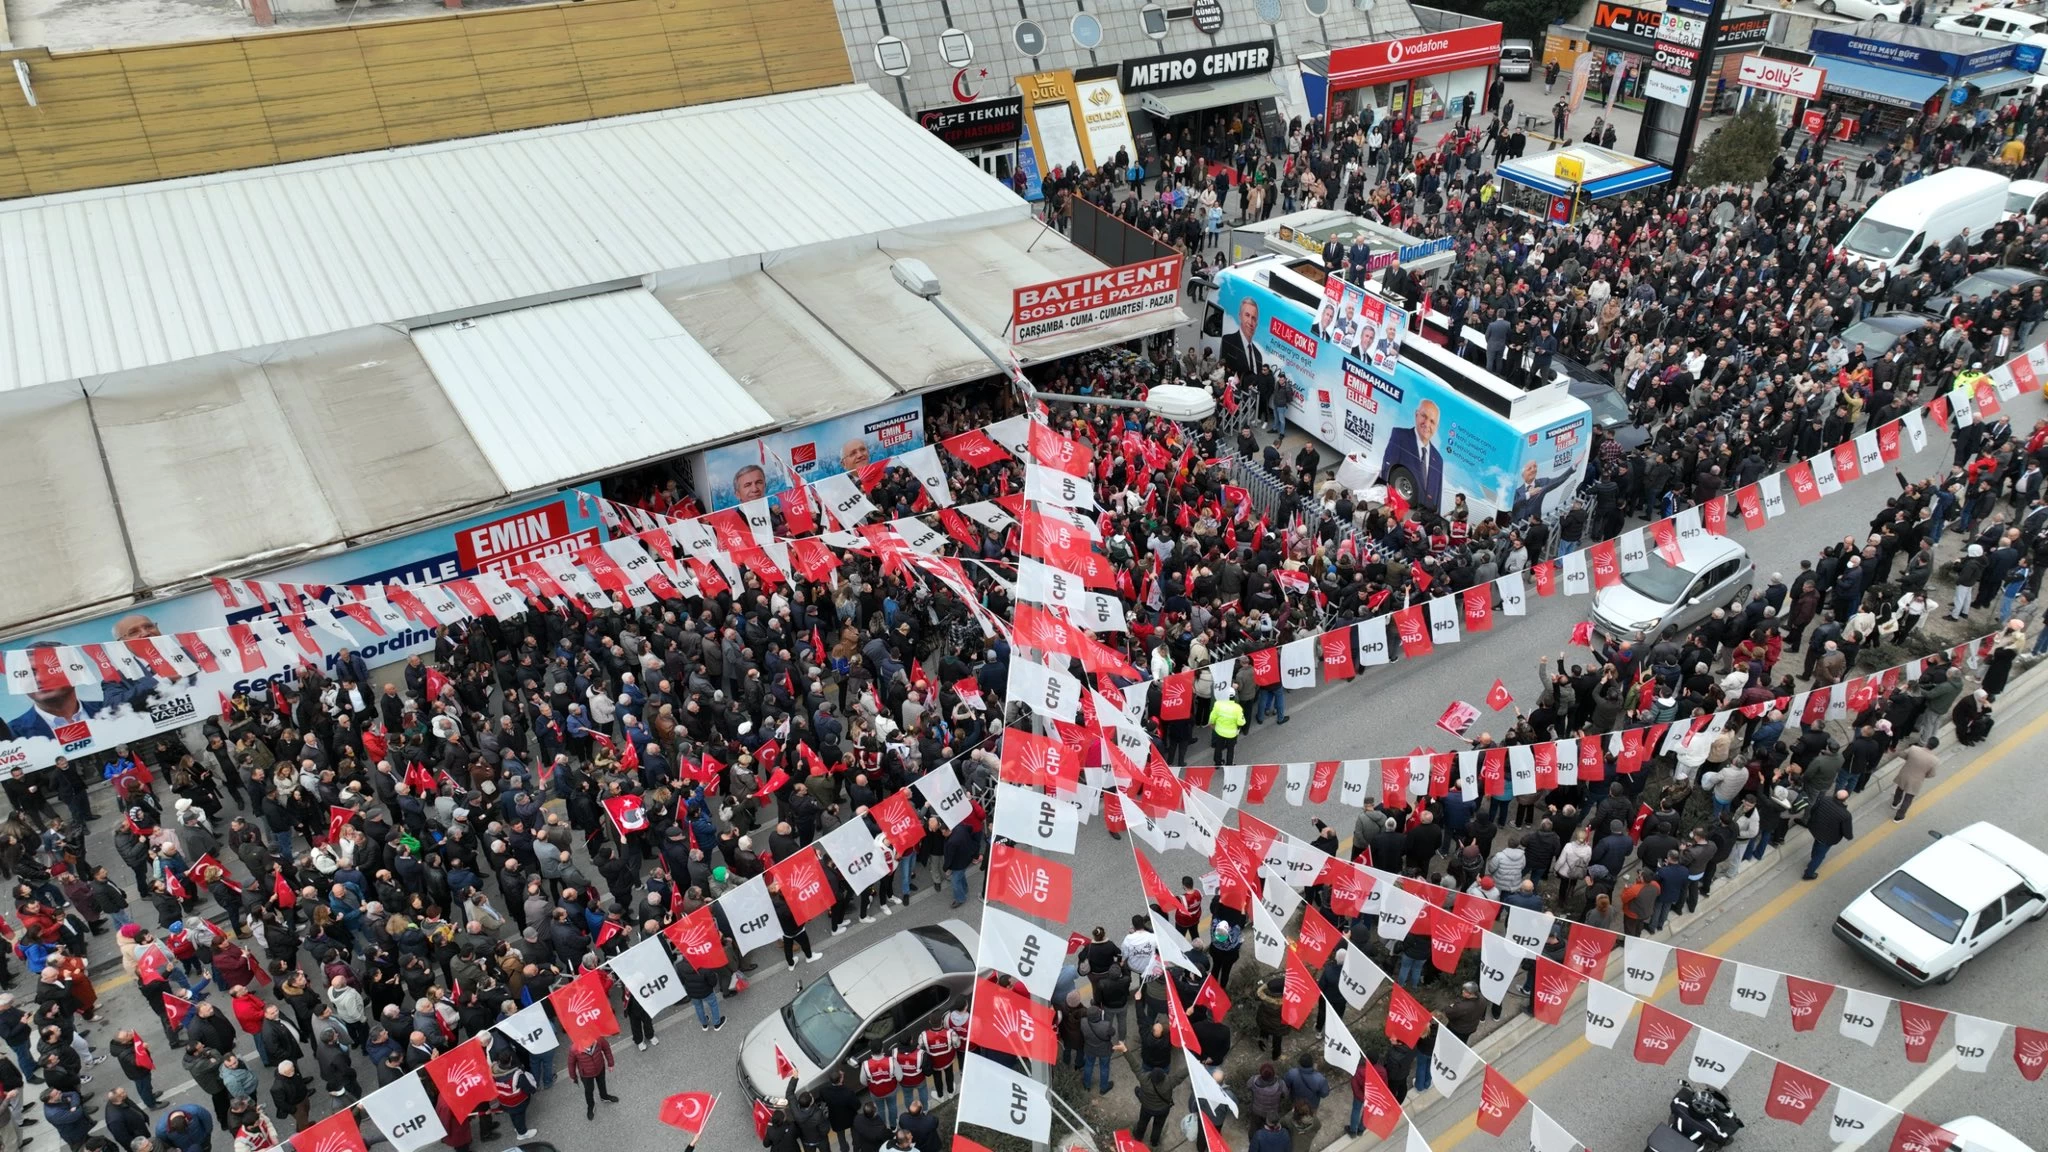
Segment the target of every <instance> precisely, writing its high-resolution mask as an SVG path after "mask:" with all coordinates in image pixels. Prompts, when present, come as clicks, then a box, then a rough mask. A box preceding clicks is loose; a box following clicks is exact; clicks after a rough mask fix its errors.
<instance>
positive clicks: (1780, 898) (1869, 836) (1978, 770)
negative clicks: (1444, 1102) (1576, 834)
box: [1429, 712, 2048, 1152]
mask: <svg viewBox="0 0 2048 1152" xmlns="http://www.w3.org/2000/svg"><path fill="white" fill-rule="evenodd" d="M2043 732H2048V712H2043V713H2042V714H2041V715H2040V716H2037V717H2035V718H2034V719H2033V721H2032V722H2030V723H2028V724H2027V726H2026V727H2024V728H2021V729H2020V730H2019V731H2017V732H2014V733H2013V734H2012V735H2010V736H2007V737H2006V738H2005V739H2004V740H2002V741H2000V742H1999V743H1998V744H1996V745H1994V746H1993V747H1992V748H1991V749H1990V750H1988V751H1987V752H1985V753H1984V755H1982V756H1979V757H1978V758H1977V759H1976V760H1975V761H1973V762H1972V763H1971V764H1970V765H1969V766H1968V767H1965V768H1962V769H1959V770H1957V771H1956V772H1955V773H1953V774H1952V775H1950V776H1949V777H1948V779H1947V780H1945V781H1943V782H1942V783H1941V784H1939V785H1937V786H1936V787H1935V788H1933V789H1932V790H1931V791H1929V792H1928V793H1927V794H1926V795H1924V796H1922V797H1920V799H1919V800H1918V801H1916V802H1915V804H1914V807H1913V810H1914V811H1915V812H1918V813H1923V814H1924V813H1925V812H1926V811H1927V810H1928V809H1929V808H1932V807H1934V806H1935V805H1936V804H1939V803H1941V802H1942V801H1943V800H1944V799H1947V798H1948V796H1949V795H1951V794H1952V793H1954V792H1955V791H1956V790H1958V789H1960V788H1961V787H1963V786H1964V785H1965V784H1968V783H1969V782H1970V781H1972V780H1974V779H1976V778H1977V777H1978V776H1979V775H1981V774H1982V773H1983V772H1984V770H1985V769H1986V768H1989V767H1991V766H1992V765H1993V764H1996V763H1998V762H1999V761H2001V760H2004V759H2005V758H2006V757H2007V756H2010V755H2012V754H2013V753H2014V752H2016V751H2018V750H2019V749H2020V747H2021V746H2022V745H2024V744H2026V743H2027V742H2028V741H2029V740H2032V739H2034V738H2035V737H2037V736H2039V735H2041V734H2042V733H2043ZM1904 827H1905V825H1904V824H1903V823H1895V822H1893V821H1891V820H1885V821H1882V822H1881V823H1879V825H1878V826H1877V829H1876V830H1875V831H1872V832H1866V833H1865V834H1863V835H1862V836H1859V837H1857V838H1856V839H1854V840H1851V841H1849V843H1848V845H1847V846H1846V848H1845V849H1839V850H1837V851H1836V852H1831V853H1829V854H1828V863H1829V864H1832V865H1835V866H1837V867H1839V866H1840V865H1842V864H1847V863H1850V862H1852V861H1854V860H1856V859H1857V858H1859V857H1861V856H1862V855H1863V854H1864V853H1866V852H1869V851H1870V850H1871V849H1872V848H1874V847H1876V846H1877V845H1879V844H1882V843H1883V842H1884V841H1886V840H1887V839H1889V838H1890V837H1891V836H1893V835H1895V834H1896V833H1897V832H1898V831H1899V830H1900V829H1902V828H1904ZM1816 891H1818V889H1815V888H1811V887H1808V886H1806V885H1802V884H1794V885H1793V886H1792V887H1790V888H1787V889H1786V890H1785V891H1783V892H1781V893H1779V894H1778V895H1777V896H1776V897H1775V898H1773V899H1772V900H1771V901H1770V902H1769V903H1766V904H1765V905H1764V906H1763V907H1761V908H1759V909H1757V910H1756V911H1754V912H1752V913H1750V914H1749V915H1748V916H1745V917H1743V919H1742V921H1741V922H1740V923H1738V924H1736V925H1735V926H1734V927H1733V928H1730V929H1729V930H1728V931H1727V932H1725V933H1723V934H1722V935H1721V936H1720V937H1719V938H1718V939H1716V940H1715V941H1714V942H1713V943H1712V944H1709V945H1707V946H1706V948H1705V949H1704V951H1706V952H1710V953H1713V954H1714V955H1717V956H1725V955H1727V953H1728V949H1730V948H1732V947H1734V946H1735V945H1737V944H1740V943H1742V942H1743V941H1744V940H1747V939H1748V938H1749V937H1750V936H1751V935H1753V934H1754V933H1755V932H1756V931H1757V929H1759V928H1762V927H1763V926H1764V925H1765V924H1768V923H1770V922H1771V921H1772V920H1774V919H1776V918H1777V917H1778V916H1781V915H1783V914H1784V913H1785V911H1786V910H1787V909H1789V908H1791V907H1792V906H1793V905H1794V904H1797V903H1799V902H1800V901H1801V900H1804V899H1805V898H1806V897H1808V896H1810V895H1812V894H1813V893H1814V892H1816ZM1675 983H1676V977H1674V976H1669V975H1667V976H1665V977H1664V979H1663V980H1662V981H1661V982H1659V983H1658V985H1657V990H1656V992H1655V994H1654V995H1652V996H1651V997H1650V999H1651V1000H1659V999H1662V998H1663V997H1664V996H1665V995H1666V994H1667V993H1669V992H1670V990H1671V988H1672V986H1673V985H1674V984H1675ZM1592 1048H1593V1046H1592V1045H1591V1044H1588V1043H1586V1038H1585V1037H1584V1036H1579V1037H1577V1038H1576V1039H1574V1040H1572V1041H1571V1043H1569V1044H1566V1045H1565V1046H1564V1047H1563V1048H1561V1049H1559V1050H1558V1051H1556V1052H1553V1053H1551V1054H1550V1055H1549V1056H1548V1057H1546V1058H1545V1059H1544V1060H1543V1062H1542V1063H1540V1064H1538V1065H1536V1067H1534V1068H1532V1069H1530V1070H1529V1071H1528V1072H1527V1073H1526V1074H1524V1075H1521V1076H1517V1077H1514V1082H1515V1086H1516V1087H1517V1088H1520V1089H1521V1090H1522V1091H1523V1093H1524V1094H1527V1095H1534V1094H1535V1090H1536V1087H1537V1086H1538V1085H1540V1084H1542V1083H1543V1082H1545V1081H1547V1080H1549V1079H1550V1078H1551V1077H1553V1076H1555V1075H1557V1074H1558V1073H1559V1072H1562V1071H1564V1070H1565V1069H1566V1068H1569V1067H1571V1066H1572V1064H1573V1062H1575V1061H1577V1060H1578V1059H1579V1058H1580V1057H1582V1056H1584V1055H1585V1054H1586V1053H1588V1052H1590V1051H1592ZM1950 1055H1951V1056H1953V1055H1954V1053H1953V1051H1951V1052H1950ZM1936 1067H1939V1065H1937V1066H1936ZM1934 1071H1935V1070H1934V1069H1933V1068H1930V1069H1928V1071H1927V1072H1925V1073H1922V1074H1921V1076H1922V1078H1923V1079H1924V1078H1926V1077H1927V1076H1928V1075H1929V1074H1930V1073H1934ZM1935 1079H1939V1076H1938V1075H1936V1076H1935ZM1933 1082H1934V1081H1933V1080H1929V1081H1928V1086H1931V1085H1932V1084H1933ZM1916 1088H1917V1091H1916ZM1924 1091H1926V1086H1921V1085H1920V1083H1919V1081H1918V1080H1915V1081H1914V1083H1913V1084H1910V1085H1908V1086H1907V1087H1906V1092H1907V1093H1912V1094H1913V1095H1918V1093H1919V1092H1924ZM1901 1095H1904V1093H1902V1094H1901ZM1908 1099H1910V1097H1908ZM1478 1130H1479V1125H1478V1123H1477V1121H1476V1119H1475V1117H1474V1116H1473V1115H1471V1114H1468V1115H1466V1116H1465V1117H1464V1118H1463V1119H1461V1120H1459V1121H1458V1122H1457V1123H1456V1124H1453V1125H1451V1127H1450V1128H1449V1129H1447V1130H1446V1131H1445V1132H1444V1133H1443V1134H1442V1135H1441V1136H1438V1137H1436V1138H1435V1139H1433V1140H1431V1141H1430V1142H1429V1145H1430V1147H1431V1148H1433V1149H1435V1152H1450V1149H1452V1148H1455V1147H1457V1146H1458V1144H1459V1143H1461V1142H1462V1141H1463V1140H1464V1139H1465V1138H1466V1137H1468V1136H1470V1135H1472V1133H1474V1132H1477V1131H1478Z"/></svg>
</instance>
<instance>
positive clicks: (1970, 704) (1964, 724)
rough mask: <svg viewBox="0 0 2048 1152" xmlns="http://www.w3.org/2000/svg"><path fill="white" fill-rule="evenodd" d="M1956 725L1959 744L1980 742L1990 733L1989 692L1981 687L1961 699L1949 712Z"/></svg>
mask: <svg viewBox="0 0 2048 1152" xmlns="http://www.w3.org/2000/svg"><path fill="white" fill-rule="evenodd" d="M1948 716H1949V719H1950V720H1951V721H1952V722H1954V724H1955V726H1956V741H1957V742H1958V743H1961V744H1981V743H1983V742H1984V737H1986V736H1989V735H1990V734H1991V693H1989V692H1987V691H1985V690H1984V689H1982V688H1979V689H1977V690H1976V691H1975V692H1973V693H1971V694H1970V695H1968V696H1965V697H1963V698H1962V699H1961V700H1958V701H1956V706H1955V708H1954V709H1952V710H1951V711H1950V712H1949V714H1948Z"/></svg>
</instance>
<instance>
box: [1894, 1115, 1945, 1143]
mask: <svg viewBox="0 0 2048 1152" xmlns="http://www.w3.org/2000/svg"><path fill="white" fill-rule="evenodd" d="M1955 1146H1956V1134H1955V1133H1953V1132H1951V1131H1949V1130H1948V1129H1946V1128H1943V1127H1942V1126H1941V1125H1939V1124H1935V1123H1933V1122H1931V1121H1927V1120H1922V1119H1921V1118H1919V1117H1918V1116H1915V1115H1913V1114H1912V1113H1910V1112H1908V1113H1904V1114H1902V1115H1901V1116H1900V1117H1899V1126H1898V1128H1897V1130H1895V1131H1894V1132H1893V1133H1892V1149H1891V1152H1949V1149H1951V1148H1954V1147H1955Z"/></svg>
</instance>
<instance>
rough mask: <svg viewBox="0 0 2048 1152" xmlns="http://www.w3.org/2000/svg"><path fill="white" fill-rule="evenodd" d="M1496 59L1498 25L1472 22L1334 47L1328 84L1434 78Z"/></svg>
mask: <svg viewBox="0 0 2048 1152" xmlns="http://www.w3.org/2000/svg"><path fill="white" fill-rule="evenodd" d="M1499 62H1500V25H1499V24H1498V23H1492V22H1490V23H1486V24H1476V25H1473V26H1472V27H1469V28H1448V29H1445V30H1444V31H1442V32H1425V33H1423V34H1421V35H1419V36H1402V37H1398V38H1396V39H1393V40H1377V41H1374V42H1373V43H1371V44H1358V45H1354V46H1352V47H1349V48H1337V49H1334V50H1332V51H1331V53H1330V87H1331V89H1332V90H1336V91H1342V90H1345V89H1350V88H1364V87H1366V86H1368V85H1372V84H1391V83H1393V82H1394V81H1396V80H1413V79H1415V78H1416V77H1418V76H1436V75H1440V74H1442V73H1445V72H1456V71H1460V70H1462V69H1466V68H1491V67H1493V66H1494V65H1495V64H1498V63H1499Z"/></svg>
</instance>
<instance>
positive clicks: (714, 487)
mask: <svg viewBox="0 0 2048 1152" xmlns="http://www.w3.org/2000/svg"><path fill="white" fill-rule="evenodd" d="M924 442H925V441H924V400H923V399H921V398H919V397H915V396H912V397H908V398H906V399H903V400H897V401H894V402H892V403H889V404H883V405H879V406H877V407H874V408H866V409H862V410H861V411H859V412H849V413H847V414H846V415H844V416H834V417H832V418H831V419H829V420H819V421H816V422H815V423H811V424H806V425H804V426H803V427H801V428H792V429H789V430H787V431H783V432H770V433H769V434H768V435H766V436H757V437H755V438H754V439H752V440H741V441H739V442H738V443H734V444H726V445H723V446H721V447H718V448H707V449H705V450H704V451H703V452H702V453H700V454H699V455H698V457H697V460H696V473H697V476H696V479H697V491H698V492H700V493H702V494H703V495H704V496H705V498H706V499H708V500H709V501H710V509H711V510H712V511H714V512H716V511H718V510H719V509H721V508H731V507H734V506H735V505H739V504H745V503H747V502H748V501H752V500H761V499H765V498H767V497H770V496H775V495H778V494H780V493H783V492H787V491H789V490H790V489H791V488H793V487H795V486H796V485H797V484H800V483H801V484H814V483H816V482H817V481H818V479H819V478H820V477H823V476H831V475H835V474H837V473H841V472H846V473H858V472H859V471H860V470H861V469H863V468H865V467H867V466H868V465H870V464H872V463H875V462H876V461H879V460H887V459H889V458H890V457H892V456H901V455H903V454H904V453H906V452H915V451H917V450H918V449H919V448H922V447H924Z"/></svg>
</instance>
